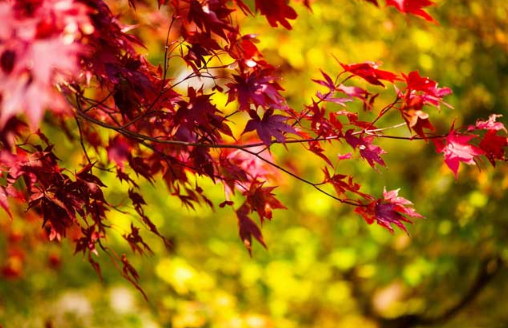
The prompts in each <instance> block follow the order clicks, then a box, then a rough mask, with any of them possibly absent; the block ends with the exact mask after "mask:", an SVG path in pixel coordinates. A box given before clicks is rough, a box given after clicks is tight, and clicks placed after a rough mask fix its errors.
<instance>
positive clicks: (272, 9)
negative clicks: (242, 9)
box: [256, 0, 298, 30]
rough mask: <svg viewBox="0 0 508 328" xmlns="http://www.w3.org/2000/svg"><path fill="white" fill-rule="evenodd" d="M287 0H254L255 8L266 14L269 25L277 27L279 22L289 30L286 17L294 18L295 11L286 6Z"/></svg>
mask: <svg viewBox="0 0 508 328" xmlns="http://www.w3.org/2000/svg"><path fill="white" fill-rule="evenodd" d="M287 2H288V1H287V0H269V1H268V0H256V10H257V11H259V12H261V15H264V16H266V19H267V20H268V23H270V25H271V26H273V27H277V23H280V24H281V25H282V26H284V27H285V28H286V29H288V30H291V24H289V22H288V19H296V17H298V15H297V14H296V11H295V10H294V9H293V8H292V7H290V6H288V4H287Z"/></svg>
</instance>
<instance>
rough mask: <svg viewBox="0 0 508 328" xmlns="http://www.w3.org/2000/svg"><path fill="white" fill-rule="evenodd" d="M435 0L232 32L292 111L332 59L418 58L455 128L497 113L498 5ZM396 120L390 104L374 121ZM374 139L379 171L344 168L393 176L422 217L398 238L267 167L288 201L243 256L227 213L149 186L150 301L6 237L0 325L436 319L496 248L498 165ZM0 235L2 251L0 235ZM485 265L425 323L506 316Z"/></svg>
mask: <svg viewBox="0 0 508 328" xmlns="http://www.w3.org/2000/svg"><path fill="white" fill-rule="evenodd" d="M437 4H438V6H436V7H435V8H433V9H431V14H432V15H433V16H434V17H435V18H436V20H437V21H438V22H439V23H440V25H432V24H428V23H427V22H425V21H423V20H421V19H419V18H414V17H406V16H403V15H401V14H400V13H399V12H397V11H396V10H394V9H393V8H382V9H378V8H376V7H374V6H372V5H371V4H368V3H367V2H365V1H352V0H335V1H333V0H319V1H317V2H315V3H314V4H313V6H312V9H313V13H310V12H309V11H308V10H307V9H305V8H304V7H303V6H301V5H299V4H295V8H296V9H297V10H298V13H299V18H298V19H297V20H296V21H295V22H294V24H293V26H294V29H293V31H291V32H288V31H286V30H282V29H277V30H274V29H271V28H269V27H267V26H266V24H265V22H263V19H264V18H262V17H258V18H256V19H243V20H242V24H246V25H245V27H244V32H245V33H256V34H258V35H259V39H260V40H261V43H260V44H259V48H260V50H261V51H262V52H263V53H264V54H265V56H266V57H267V59H268V61H269V62H272V63H275V64H278V65H280V67H281V70H282V72H283V76H284V80H283V81H282V84H283V86H284V88H285V89H286V95H287V96H288V99H290V101H291V105H292V106H294V107H295V108H297V109H300V108H302V104H305V103H309V102H310V99H311V97H312V96H313V95H314V93H315V91H316V89H317V88H318V86H317V85H316V84H315V83H313V82H311V79H312V78H319V69H322V70H323V71H325V72H328V73H330V74H335V73H337V72H338V71H339V69H340V68H339V65H338V63H337V62H336V61H335V59H334V58H333V56H335V57H336V58H337V59H338V60H340V61H341V62H344V63H352V62H361V61H366V60H370V61H380V62H383V63H384V66H383V67H384V68H386V69H389V70H394V71H397V72H406V73H407V72H409V71H412V70H418V71H420V73H421V74H422V75H425V76H429V77H431V78H432V79H435V80H437V81H439V83H440V85H442V86H448V87H451V88H452V89H453V91H454V95H453V96H451V97H449V98H448V101H449V102H450V103H451V104H452V105H453V106H454V107H455V109H453V110H452V109H448V108H443V109H442V111H441V113H439V112H437V111H435V112H432V113H431V116H433V117H438V120H440V123H439V124H436V125H437V126H436V127H437V129H438V130H439V131H441V132H446V131H447V130H448V129H449V126H447V124H449V122H451V121H452V120H454V119H455V120H456V121H455V124H456V125H462V124H471V123H474V120H475V119H476V118H478V117H482V118H487V117H488V116H489V115H490V114H491V113H498V114H505V115H506V114H507V110H506V105H507V104H508V87H507V85H508V36H507V34H508V2H506V1H505V0H489V1H484V0H471V1H459V0H448V1H437ZM144 19H146V20H149V19H150V17H149V16H148V17H144ZM154 47H155V46H154ZM151 56H153V58H156V57H157V55H156V54H155V55H154V54H152V55H151ZM376 91H377V92H381V93H382V95H381V96H380V98H379V99H378V100H377V104H378V106H382V104H383V103H387V102H389V101H390V99H391V98H390V97H392V98H393V94H394V90H389V89H387V90H383V89H381V88H379V90H376ZM221 103H224V101H222V102H221ZM361 115H367V116H368V115H374V114H371V113H361ZM507 117H508V116H507ZM502 120H503V119H502ZM400 121H401V120H400V118H399V117H398V116H397V115H393V116H391V117H389V119H387V120H386V121H383V124H385V125H386V126H390V125H393V124H397V123H399V122H400ZM503 121H504V120H503ZM53 133H55V134H56V133H59V132H58V131H54V132H53ZM382 146H383V148H384V149H386V150H387V152H388V154H387V155H386V162H387V163H388V169H387V170H384V169H382V170H381V171H380V172H376V171H374V170H366V169H365V168H361V167H360V166H358V167H355V166H354V165H348V166H344V168H343V169H344V171H345V172H348V173H355V174H356V176H358V177H361V180H360V179H359V181H360V182H361V183H362V184H363V188H365V189H366V190H370V191H375V192H376V191H377V192H380V191H381V190H382V189H383V187H384V186H386V187H387V189H395V188H401V194H402V195H403V196H404V197H407V198H409V199H411V200H412V201H413V202H414V203H415V204H416V208H417V210H418V211H419V212H420V213H422V214H423V215H425V216H426V217H427V220H425V221H418V222H416V223H415V225H414V226H412V227H410V230H409V231H410V233H411V237H408V236H406V235H405V234H403V233H401V232H397V233H396V234H394V235H390V234H389V233H388V232H386V230H384V229H381V228H379V227H376V226H368V225H367V224H366V223H364V222H363V221H362V220H361V218H360V217H358V216H356V215H355V214H353V213H351V211H350V209H349V208H346V206H341V205H340V204H337V203H335V202H334V201H333V200H332V199H329V198H326V197H324V196H323V195H322V194H320V193H317V192H316V191H314V190H313V189H312V188H310V187H307V186H302V185H301V184H299V183H298V182H297V181H293V180H291V179H289V178H288V177H287V176H283V175H282V173H281V176H280V179H279V180H280V187H279V188H277V189H276V190H275V192H276V193H277V194H278V195H280V196H281V198H282V200H283V201H284V202H285V204H287V205H288V208H289V210H287V211H277V212H276V213H275V217H274V220H273V221H272V222H269V223H266V224H265V225H264V226H263V232H264V234H265V240H266V241H267V243H268V247H269V249H268V250H264V249H262V248H261V247H259V245H256V246H255V247H254V255H253V258H250V257H249V255H248V253H247V251H246V250H245V249H244V247H243V245H242V243H241V242H240V240H239V239H238V236H237V233H238V232H237V228H236V219H235V218H234V217H233V216H232V215H231V212H230V211H225V210H222V209H220V208H218V209H216V210H215V211H211V210H210V209H208V208H200V209H197V210H196V211H191V210H187V209H185V208H182V207H181V204H180V203H179V202H178V201H177V200H176V199H173V198H171V197H170V196H168V195H164V193H163V192H161V190H164V186H163V185H162V184H155V186H151V185H145V186H144V187H143V188H144V195H145V199H146V200H147V202H148V203H149V204H151V206H150V208H147V211H148V213H147V214H148V216H150V217H151V218H152V219H153V221H154V223H156V224H157V225H158V226H160V227H161V231H163V232H164V234H166V235H168V236H172V239H173V240H174V244H175V247H174V249H173V250H172V251H171V253H169V252H168V251H166V250H165V249H164V247H163V245H161V243H160V241H159V240H157V239H154V238H152V237H151V236H149V235H148V234H147V235H146V236H145V238H146V239H147V241H148V242H149V244H150V245H152V246H153V248H154V251H155V255H154V256H149V257H139V256H138V257H136V256H134V257H132V256H131V258H132V261H133V264H134V266H135V267H136V268H138V269H139V270H140V274H141V285H142V287H143V288H144V290H145V291H146V293H147V295H148V297H149V302H145V301H144V300H143V298H142V297H141V295H140V294H139V293H138V292H137V291H136V290H135V289H134V288H133V287H132V286H131V285H129V284H128V283H127V282H125V281H123V280H122V279H121V277H120V275H118V273H117V272H116V271H115V268H114V267H113V266H112V264H111V263H110V262H109V261H108V260H107V258H100V259H99V261H100V263H101V265H102V267H103V276H104V281H103V282H100V280H99V278H98V276H97V275H96V274H95V272H94V271H93V269H92V268H91V267H90V266H89V264H88V263H87V262H86V261H83V260H82V258H81V256H80V255H76V256H72V252H73V250H72V249H70V245H68V244H67V243H66V242H63V243H62V245H55V244H44V245H43V246H41V245H38V246H33V245H32V243H31V242H30V241H29V240H28V241H27V240H24V241H22V242H21V243H22V244H21V245H22V246H20V247H24V248H25V249H27V250H29V251H30V252H31V253H30V255H29V260H28V261H27V264H26V266H25V267H24V274H23V276H22V277H19V278H17V279H14V280H8V279H2V280H1V281H0V322H1V323H2V325H3V326H4V327H6V328H8V327H16V328H24V327H46V328H49V327H55V328H66V327H86V328H92V327H125V328H131V327H132V328H138V327H150V328H152V327H153V328H156V327H174V328H185V327H189V328H190V327H210V328H228V327H231V328H236V327H238V328H240V327H242V328H243V327H249V328H257V327H259V328H260V327H274V328H292V327H295V328H296V327H320V328H324V327H366V328H369V327H413V326H411V325H408V324H407V323H406V325H403V324H401V323H400V322H399V321H397V318H399V319H400V318H404V316H406V318H408V316H424V317H426V318H432V317H434V318H435V317H439V316H440V315H442V314H443V313H445V312H446V311H447V310H448V309H450V308H452V307H453V306H454V305H456V304H457V303H459V302H460V301H461V300H464V297H465V295H467V294H468V293H470V292H471V288H472V286H474V284H475V279H477V278H478V277H479V273H478V272H481V271H482V270H483V271H485V272H486V275H487V276H488V274H489V272H490V273H492V272H494V271H496V269H497V267H496V263H497V262H496V260H501V261H507V260H508V224H507V223H508V222H507V220H508V214H507V213H508V211H507V210H506V204H508V196H507V193H506V190H507V187H508V175H507V173H508V170H507V168H506V167H502V166H500V167H497V168H496V170H495V171H494V170H492V169H489V164H488V163H480V165H479V166H480V168H481V170H478V169H477V168H470V167H463V168H461V171H460V179H459V180H458V181H455V180H454V177H453V174H452V173H451V172H449V171H448V170H447V169H446V168H445V167H444V164H443V163H442V158H441V156H440V155H439V154H435V152H434V149H433V147H432V146H431V145H428V144H425V143H423V142H418V141H410V142H409V141H405V142H402V143H401V142H400V141H386V142H383V144H382ZM58 147H61V149H60V150H59V151H61V152H65V151H68V150H70V149H71V147H70V145H65V144H63V145H58ZM289 147H290V148H289V154H290V155H289V156H288V154H287V153H286V151H285V150H284V149H278V150H276V151H275V153H274V156H277V157H278V158H279V159H281V160H284V159H285V158H288V159H289V158H290V157H291V158H298V156H299V151H300V150H299V148H298V147H299V146H297V145H294V146H289ZM344 149H346V148H344ZM57 151H58V149H57ZM335 151H336V150H335ZM302 154H303V152H302ZM66 158H72V156H70V157H66ZM320 161H321V160H320V159H318V158H306V161H305V163H303V164H305V166H304V167H303V168H302V172H301V173H302V174H303V175H305V176H308V177H310V178H314V179H315V180H318V179H320V178H321V176H320V172H317V171H316V167H320V165H322V163H321V162H320ZM362 167H363V166H362ZM105 179H108V180H105V183H106V185H108V186H109V188H108V190H109V193H110V194H109V195H107V197H108V199H110V200H111V201H112V202H113V203H121V202H122V201H125V200H123V199H121V198H120V196H118V195H119V194H117V193H115V190H119V189H120V188H122V186H121V185H120V184H119V183H118V182H115V181H114V180H113V179H111V178H106V177H105ZM201 184H202V187H203V188H206V189H207V190H208V191H209V193H208V194H209V195H212V198H214V199H212V200H214V201H216V202H221V201H222V200H223V191H222V190H221V189H220V188H218V187H217V186H213V185H211V183H209V182H206V181H203V182H201ZM111 214H112V216H113V218H112V221H113V223H114V224H115V225H116V226H117V227H118V231H119V235H118V236H117V237H118V238H116V237H115V236H110V238H112V239H111V240H110V241H109V242H110V243H111V244H112V245H113V247H114V248H115V249H117V250H118V252H119V253H121V252H130V250H129V249H127V245H125V244H124V243H123V242H122V238H121V237H120V234H121V233H122V229H123V227H126V226H128V225H129V222H130V219H131V217H126V216H125V215H124V214H122V213H111ZM27 222H28V221H22V219H19V218H18V219H16V220H14V221H13V222H8V221H7V219H2V221H1V224H2V227H3V228H5V229H9V230H11V231H14V232H16V231H18V232H19V231H21V232H23V231H28V230H33V231H35V230H36V229H40V227H39V226H38V224H39V223H35V224H27ZM6 227H8V228H6ZM2 238H4V239H3V240H1V241H0V246H1V248H0V249H2V250H3V251H2V252H4V253H5V252H6V251H7V250H5V249H6V247H5V245H6V243H7V241H6V240H5V238H7V237H4V236H2ZM115 238H116V239H117V240H115ZM60 259H61V261H62V263H60ZM48 260H49V263H50V264H51V265H48ZM499 270H500V271H499V273H498V274H497V275H495V276H493V277H492V279H491V280H489V281H487V282H486V283H485V286H482V287H484V288H482V289H481V291H480V293H479V294H478V295H475V296H476V297H474V298H472V299H471V300H468V301H467V303H466V304H464V306H462V307H460V309H459V310H458V311H457V313H454V315H453V316H450V317H449V318H446V320H443V321H436V322H429V323H430V326H432V327H449V328H453V327H461V328H462V327H466V328H474V327H506V322H508V312H506V305H505V304H504V300H505V295H506V293H507V292H508V286H507V283H508V274H507V270H506V268H501V269H499ZM390 320H391V321H390ZM399 324H400V325H399Z"/></svg>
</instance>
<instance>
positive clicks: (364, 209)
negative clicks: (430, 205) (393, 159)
mask: <svg viewBox="0 0 508 328" xmlns="http://www.w3.org/2000/svg"><path fill="white" fill-rule="evenodd" d="M398 193H399V189H397V190H391V191H386V189H385V190H384V191H383V198H382V199H378V200H376V201H373V202H371V203H369V204H368V205H367V206H360V207H357V208H356V209H355V212H356V213H358V214H360V215H361V216H362V217H363V218H364V219H365V221H367V223H368V224H372V223H373V222H377V224H379V225H380V226H382V227H383V228H386V229H388V230H389V231H390V232H392V233H393V227H392V224H395V225H396V226H397V227H399V228H400V229H401V230H403V231H405V232H406V233H407V229H406V227H405V226H404V222H406V223H412V222H411V220H409V219H408V218H407V217H412V218H423V216H422V215H421V214H419V213H417V212H416V211H415V209H414V208H413V207H411V206H412V205H413V203H411V202H410V201H409V200H407V199H405V198H403V197H399V196H398Z"/></svg>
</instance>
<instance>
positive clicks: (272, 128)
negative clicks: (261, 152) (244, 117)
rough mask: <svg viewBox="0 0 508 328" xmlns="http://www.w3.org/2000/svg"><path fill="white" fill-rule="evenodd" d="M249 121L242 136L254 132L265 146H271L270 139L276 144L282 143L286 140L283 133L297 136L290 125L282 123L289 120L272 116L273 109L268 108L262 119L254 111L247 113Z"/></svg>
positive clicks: (280, 116)
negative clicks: (275, 141) (273, 139)
mask: <svg viewBox="0 0 508 328" xmlns="http://www.w3.org/2000/svg"><path fill="white" fill-rule="evenodd" d="M249 115H250V117H251V119H250V120H249V121H248V122H247V125H246V126H245V130H244V131H243V133H242V134H244V133H246V132H250V131H253V130H256V132H257V133H258V136H259V138H260V139H261V140H262V141H263V143H264V144H265V145H267V146H270V145H271V144H272V137H274V138H275V140H277V142H280V143H284V141H286V138H285V137H284V134H283V133H284V132H287V133H293V134H297V132H296V130H295V129H294V128H293V127H291V126H290V125H288V124H286V123H284V122H285V121H287V120H288V119H289V118H288V117H286V116H282V115H273V108H270V109H269V110H267V111H266V112H265V114H264V115H263V119H261V118H260V117H259V115H258V114H257V113H256V111H254V110H250V111H249Z"/></svg>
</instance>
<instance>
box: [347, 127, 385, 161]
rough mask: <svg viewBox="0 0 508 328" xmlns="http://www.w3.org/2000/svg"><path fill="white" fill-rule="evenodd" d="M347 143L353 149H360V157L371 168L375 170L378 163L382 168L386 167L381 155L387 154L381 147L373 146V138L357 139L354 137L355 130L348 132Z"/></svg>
mask: <svg viewBox="0 0 508 328" xmlns="http://www.w3.org/2000/svg"><path fill="white" fill-rule="evenodd" d="M345 138H346V141H347V143H348V144H349V145H350V146H351V147H353V149H357V148H358V149H359V151H360V155H361V156H362V157H363V158H364V159H365V160H366V161H367V162H368V163H369V165H370V166H372V167H373V168H375V165H376V163H378V164H379V165H382V166H386V164H385V162H384V161H383V159H382V158H381V156H380V155H382V154H385V153H386V152H385V151H384V150H383V149H382V148H381V147H379V146H376V145H373V144H372V141H373V140H374V138H373V137H370V136H368V137H356V136H354V135H353V130H348V131H347V132H346V136H345Z"/></svg>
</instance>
